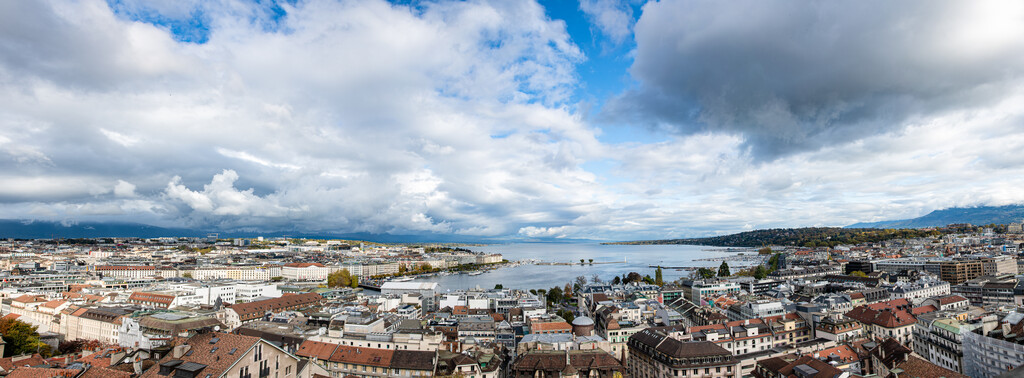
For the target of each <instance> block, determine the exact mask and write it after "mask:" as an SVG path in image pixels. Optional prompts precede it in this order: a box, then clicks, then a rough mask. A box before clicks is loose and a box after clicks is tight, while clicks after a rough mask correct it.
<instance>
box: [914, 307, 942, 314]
mask: <svg viewBox="0 0 1024 378" xmlns="http://www.w3.org/2000/svg"><path fill="white" fill-rule="evenodd" d="M935 311H939V309H937V308H935V306H933V305H927V306H920V307H914V308H913V309H911V310H910V312H911V313H913V314H914V315H921V314H927V313H929V312H935Z"/></svg>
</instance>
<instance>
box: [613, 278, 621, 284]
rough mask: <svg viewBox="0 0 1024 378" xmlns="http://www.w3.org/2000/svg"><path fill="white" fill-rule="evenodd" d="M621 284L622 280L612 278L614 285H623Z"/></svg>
mask: <svg viewBox="0 0 1024 378" xmlns="http://www.w3.org/2000/svg"><path fill="white" fill-rule="evenodd" d="M621 283H622V279H621V278H619V276H615V278H612V285H618V284H621Z"/></svg>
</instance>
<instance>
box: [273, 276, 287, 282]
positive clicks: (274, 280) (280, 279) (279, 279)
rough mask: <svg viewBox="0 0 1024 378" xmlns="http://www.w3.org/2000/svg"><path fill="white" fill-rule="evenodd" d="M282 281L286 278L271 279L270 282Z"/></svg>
mask: <svg viewBox="0 0 1024 378" xmlns="http://www.w3.org/2000/svg"><path fill="white" fill-rule="evenodd" d="M281 281H284V277H281V276H277V277H270V282H281Z"/></svg>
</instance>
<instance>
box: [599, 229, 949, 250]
mask: <svg viewBox="0 0 1024 378" xmlns="http://www.w3.org/2000/svg"><path fill="white" fill-rule="evenodd" d="M939 235H942V231H938V230H930V231H924V230H914V229H900V230H893V229H876V228H839V227H808V228H776V229H769V230H755V231H747V232H741V233H738V234H732V235H722V236H712V237H706V238H690V239H669V240H640V241H628V242H616V243H605V244H632V245H637V244H689V245H710V246H718V247H761V246H765V245H796V246H807V247H818V246H836V245H840V244H859V243H875V242H880V241H885V240H892V239H904V238H920V237H935V236H939Z"/></svg>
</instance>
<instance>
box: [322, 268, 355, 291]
mask: <svg viewBox="0 0 1024 378" xmlns="http://www.w3.org/2000/svg"><path fill="white" fill-rule="evenodd" d="M354 281H355V282H356V284H355V285H353V284H352V283H353V282H354ZM358 285H359V283H358V281H356V280H355V277H353V276H352V273H349V271H348V269H342V270H339V271H335V272H334V273H331V274H328V275H327V287H356V286H358Z"/></svg>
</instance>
